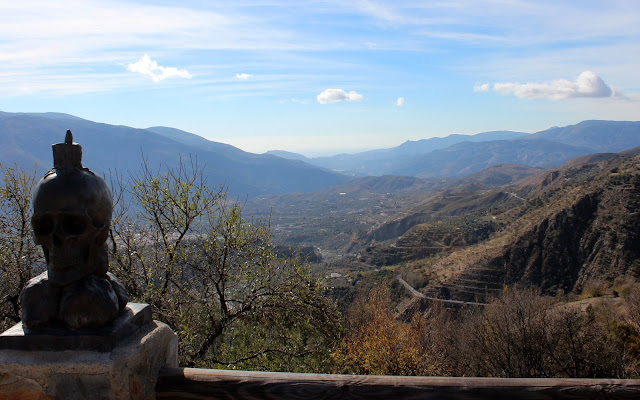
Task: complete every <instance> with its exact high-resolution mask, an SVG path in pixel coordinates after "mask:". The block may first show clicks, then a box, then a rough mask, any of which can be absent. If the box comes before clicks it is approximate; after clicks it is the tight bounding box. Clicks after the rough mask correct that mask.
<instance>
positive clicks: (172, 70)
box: [127, 54, 191, 82]
mask: <svg viewBox="0 0 640 400" xmlns="http://www.w3.org/2000/svg"><path fill="white" fill-rule="evenodd" d="M127 70H129V71H131V72H138V73H140V74H142V75H145V76H148V77H149V78H151V79H152V80H153V81H154V82H160V81H163V80H165V79H168V78H187V79H189V78H191V74H190V73H189V71H187V70H186V69H178V68H176V67H163V66H162V65H158V63H157V62H156V61H154V60H152V59H151V57H149V55H148V54H145V55H144V56H142V58H141V59H139V60H138V61H136V62H134V63H132V64H129V65H128V66H127Z"/></svg>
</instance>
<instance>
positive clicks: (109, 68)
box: [0, 0, 640, 156]
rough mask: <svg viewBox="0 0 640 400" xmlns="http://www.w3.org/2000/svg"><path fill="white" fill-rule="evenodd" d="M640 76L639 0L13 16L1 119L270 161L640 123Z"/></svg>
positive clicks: (302, 5) (77, 5) (4, 7)
mask: <svg viewBox="0 0 640 400" xmlns="http://www.w3.org/2000/svg"><path fill="white" fill-rule="evenodd" d="M638 71H640V2H638V1H635V0H629V1H616V0H608V1H589V0H584V1H558V0H555V1H546V0H535V1H524V0H522V1H521V0H495V1H471V0H458V1H456V0H452V1H438V0H433V1H373V0H371V1H369V0H362V1H357V0H356V1H332V0H328V1H276V0H273V1H272V0H263V1H204V0H182V1H179V2H178V1H80V0H78V1H76V0H56V1H55V2H51V1H45V0H34V1H32V0H20V1H12V2H9V1H3V2H2V3H0V110H1V111H8V112H47V111H55V112H64V113H69V114H73V115H76V116H79V117H82V118H86V119H90V120H94V121H98V122H105V123H109V124H118V125H128V126H133V127H138V128H146V127H150V126H156V125H162V126H170V127H174V128H179V129H183V130H186V131H189V132H193V133H196V134H198V135H201V136H203V137H206V138H207V139H210V140H214V141H219V142H224V143H229V144H232V145H235V146H237V147H240V148H242V149H244V150H247V151H252V152H258V153H260V152H264V151H266V150H272V149H283V150H289V151H296V152H301V153H303V154H306V155H311V156H315V155H324V154H335V153H338V152H355V151H360V150H366V149H372V148H382V147H391V146H395V145H398V144H400V143H402V142H404V141H406V140H416V139H422V138H429V137H433V136H446V135H448V134H451V133H465V134H473V133H478V132H482V131H489V130H502V129H506V130H517V131H525V132H534V131H538V130H542V129H546V128H548V127H551V126H564V125H569V124H574V123H577V122H580V121H582V120H585V119H609V120H640V107H639V106H640V103H639V101H640V73H638ZM77 134H78V135H81V133H77Z"/></svg>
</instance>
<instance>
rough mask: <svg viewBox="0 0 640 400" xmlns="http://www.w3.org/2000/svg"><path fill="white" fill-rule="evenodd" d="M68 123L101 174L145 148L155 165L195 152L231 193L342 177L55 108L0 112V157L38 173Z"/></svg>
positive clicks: (291, 188) (300, 188)
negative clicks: (52, 110) (39, 111)
mask: <svg viewBox="0 0 640 400" xmlns="http://www.w3.org/2000/svg"><path fill="white" fill-rule="evenodd" d="M67 129H71V130H72V131H73V133H74V140H75V141H77V142H78V143H80V144H81V145H82V148H83V163H84V165H85V166H87V167H89V168H90V169H92V170H94V171H95V172H98V173H101V174H102V173H106V172H108V171H109V170H112V171H113V170H117V171H120V172H122V173H126V171H133V170H136V169H138V168H139V167H140V164H141V161H142V155H143V154H144V157H145V158H146V159H147V162H148V164H149V165H150V166H151V167H152V168H154V169H156V168H159V167H160V166H161V165H164V164H167V165H169V166H175V165H177V164H178V163H179V160H180V158H182V159H183V160H186V161H189V157H190V156H193V157H194V158H195V157H197V161H198V162H199V163H204V164H206V169H205V171H206V174H207V177H208V180H209V183H210V184H226V185H227V186H228V187H229V190H230V192H231V194H232V195H234V196H241V197H244V196H250V197H252V196H256V195H260V194H265V193H290V192H305V191H314V190H319V189H322V188H325V187H327V186H330V185H333V184H336V183H340V182H342V181H344V180H346V179H347V178H346V177H345V176H343V175H339V174H337V173H334V172H331V171H327V170H324V169H321V168H318V167H316V166H313V165H310V164H306V163H303V162H301V161H292V160H285V159H283V158H279V157H275V156H271V155H258V154H252V153H247V152H244V151H242V150H240V149H237V148H235V147H233V146H229V145H226V144H222V143H216V142H211V141H208V140H206V139H204V138H201V137H199V136H197V135H193V134H191V133H188V132H184V131H181V130H178V129H172V128H164V127H153V128H149V129H134V128H130V127H126V126H116V125H108V124H101V123H96V122H92V121H88V120H84V119H81V118H77V117H74V116H70V115H66V114H54V113H46V114H27V113H24V114H22V113H21V114H14V113H4V112H2V113H0V142H1V143H2V147H0V162H2V163H5V164H10V163H14V162H15V163H18V164H19V165H22V166H24V167H25V168H31V167H32V166H33V165H34V163H37V164H38V166H39V167H38V168H39V170H40V173H42V172H43V171H46V170H48V169H49V168H51V166H52V165H53V159H52V152H51V144H53V143H59V142H62V141H63V140H64V135H65V132H66V130H67Z"/></svg>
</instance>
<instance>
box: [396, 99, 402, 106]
mask: <svg viewBox="0 0 640 400" xmlns="http://www.w3.org/2000/svg"><path fill="white" fill-rule="evenodd" d="M396 106H398V107H402V106H404V97H398V100H396Z"/></svg>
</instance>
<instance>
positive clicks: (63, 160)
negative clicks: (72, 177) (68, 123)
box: [52, 130, 82, 174]
mask: <svg viewBox="0 0 640 400" xmlns="http://www.w3.org/2000/svg"><path fill="white" fill-rule="evenodd" d="M52 147H53V168H55V170H56V171H58V173H63V174H64V173H66V172H69V171H72V170H73V169H74V168H79V169H82V146H80V145H79V144H78V143H73V133H71V130H67V134H66V135H65V137H64V143H57V144H54V145H52Z"/></svg>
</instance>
